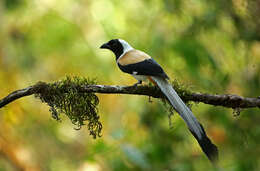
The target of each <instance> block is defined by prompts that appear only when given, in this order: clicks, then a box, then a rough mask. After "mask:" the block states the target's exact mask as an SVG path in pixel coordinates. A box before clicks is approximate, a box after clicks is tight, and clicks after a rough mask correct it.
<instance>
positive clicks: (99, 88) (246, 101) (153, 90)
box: [0, 83, 260, 108]
mask: <svg viewBox="0 0 260 171" xmlns="http://www.w3.org/2000/svg"><path fill="white" fill-rule="evenodd" d="M44 86H47V84H46V83H45V84H42V83H41V84H35V85H33V86H29V87H27V88H24V89H21V90H16V91H14V92H12V93H10V94H9V95H8V96H6V97H4V98H3V99H1V100H0V108H2V107H4V106H6V105H7V104H9V103H11V102H13V101H15V100H17V99H19V98H22V97H25V96H30V95H33V94H37V93H39V92H40V91H41V90H42V89H43V88H44ZM80 91H81V92H88V93H102V94H131V95H145V96H151V97H154V98H164V95H163V94H162V92H161V91H160V90H159V89H158V88H157V87H149V86H138V87H134V86H112V85H85V86H81V87H80ZM177 92H178V91H177ZM179 95H180V97H181V98H182V99H183V100H184V101H186V102H187V101H193V102H202V103H205V104H209V105H214V106H223V107H228V108H254V107H256V108H260V98H248V97H242V96H238V95H231V94H224V95H212V94H206V93H194V92H193V93H185V94H182V93H179Z"/></svg>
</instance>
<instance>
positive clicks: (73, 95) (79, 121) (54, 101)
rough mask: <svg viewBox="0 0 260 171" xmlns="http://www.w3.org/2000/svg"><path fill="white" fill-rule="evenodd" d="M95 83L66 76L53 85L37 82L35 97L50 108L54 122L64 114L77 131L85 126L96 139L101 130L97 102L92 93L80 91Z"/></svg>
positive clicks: (81, 78)
mask: <svg viewBox="0 0 260 171" xmlns="http://www.w3.org/2000/svg"><path fill="white" fill-rule="evenodd" d="M95 83H96V82H95V81H93V80H90V79H87V78H83V77H68V76H67V77H66V78H65V79H63V80H60V81H57V82H54V83H49V84H47V83H42V82H39V83H38V85H39V87H41V88H40V90H39V91H38V93H37V94H36V95H35V96H36V97H37V98H39V99H40V100H41V101H42V102H44V103H47V104H48V105H49V106H50V112H51V114H52V117H53V118H54V119H55V120H58V121H59V120H60V115H61V114H65V115H66V116H67V117H68V118H69V119H70V120H71V122H72V123H73V124H74V125H76V126H77V129H80V128H81V127H82V126H83V125H85V124H87V126H88V130H89V132H90V135H92V136H93V138H96V137H97V136H101V130H102V124H101V122H100V121H99V115H98V109H97V106H98V103H99V100H98V97H97V96H96V95H95V94H94V93H86V92H84V91H81V90H82V88H83V87H82V86H85V85H92V84H95ZM43 84H44V86H41V85H43Z"/></svg>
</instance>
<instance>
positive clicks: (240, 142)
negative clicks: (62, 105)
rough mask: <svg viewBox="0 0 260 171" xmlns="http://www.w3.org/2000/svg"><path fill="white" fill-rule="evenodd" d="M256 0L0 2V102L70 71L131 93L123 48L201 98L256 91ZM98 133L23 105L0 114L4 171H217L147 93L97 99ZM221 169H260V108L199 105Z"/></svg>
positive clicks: (259, 35) (259, 61)
mask: <svg viewBox="0 0 260 171" xmlns="http://www.w3.org/2000/svg"><path fill="white" fill-rule="evenodd" d="M259 11H260V1H259V0H232V1H226V0H219V1H214V0H198V1H195V0H130V1H119V0H109V1H108V0H95V1H94V0H56V1H55V0H1V1H0V97H4V96H6V95H7V94H8V93H9V92H11V91H13V90H16V89H20V88H24V87H27V86H29V85H32V84H34V83H36V82H37V81H46V82H52V81H56V80H59V79H62V78H64V77H65V75H78V76H85V77H90V78H96V79H97V81H98V83H99V84H108V85H130V84H133V83H135V80H134V79H133V78H132V77H131V76H129V75H127V74H124V73H122V72H120V71H119V69H118V68H117V66H116V64H115V58H114V56H113V54H112V53H111V52H109V51H105V50H100V49H99V47H100V45H101V44H102V43H104V42H106V41H108V40H110V39H112V38H122V39H125V40H127V41H128V42H129V43H130V44H131V45H132V46H134V47H135V48H137V49H141V50H143V51H146V52H147V53H148V54H150V55H151V56H153V57H154V58H155V59H156V61H158V63H160V64H161V65H162V66H163V68H164V69H165V71H166V72H167V73H168V75H169V76H170V77H171V78H172V79H177V80H179V81H180V82H181V83H182V84H184V85H186V86H188V87H190V88H191V89H192V90H193V91H199V92H207V93H212V94H215V93H217V94H237V95H242V96H248V97H257V96H259V95H260V88H259V87H260V12H259ZM98 97H99V99H100V105H99V114H100V117H101V122H102V124H103V131H102V137H101V138H97V139H92V137H91V136H89V133H88V131H87V128H85V127H83V128H82V129H81V130H79V131H76V130H75V129H74V128H75V126H74V125H73V124H71V122H70V121H69V120H68V119H67V118H66V117H63V118H62V122H56V121H55V120H54V119H52V118H51V115H50V112H49V111H48V110H49V109H48V106H47V105H45V104H42V103H41V102H40V101H39V100H36V99H35V98H34V97H26V98H23V99H20V100H18V101H15V102H14V103H12V104H9V105H8V106H6V107H5V108H3V109H1V110H0V154H1V155H0V170H1V171H2V170H3V171H5V170H7V171H9V170H18V169H21V170H22V169H27V170H50V171H59V170H62V171H67V170H68V171H70V170H78V171H88V170H91V171H99V170H108V171H109V170H111V171H112V170H118V171H121V170H178V171H189V170H200V171H201V170H214V169H213V168H212V166H211V164H210V162H209V161H208V160H207V158H206V157H205V155H204V154H203V153H202V152H201V150H200V148H199V146H198V144H197V143H196V141H195V139H194V138H193V137H192V135H191V134H190V133H189V131H188V130H187V128H186V126H185V124H184V122H183V121H182V120H181V119H180V117H179V116H178V115H177V114H176V115H174V116H173V118H172V125H171V126H169V120H168V117H167V111H166V109H165V108H164V107H163V105H162V103H161V102H160V101H159V100H157V99H153V102H152V103H149V102H148V98H147V97H142V96H130V95H98ZM192 109H193V111H194V113H195V114H196V116H197V117H198V119H199V120H200V121H201V123H203V125H204V127H205V129H206V131H207V133H208V135H209V137H210V138H211V139H212V140H213V142H214V143H215V144H216V145H217V146H218V147H219V151H220V166H221V167H222V168H223V170H230V171H244V170H250V171H252V170H260V164H259V163H260V145H259V143H260V125H259V123H260V110H259V109H248V110H243V111H242V112H241V114H240V116H237V117H234V116H233V110H232V109H227V108H223V107H215V106H210V105H205V104H193V107H192Z"/></svg>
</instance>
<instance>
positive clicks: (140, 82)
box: [133, 80, 142, 87]
mask: <svg viewBox="0 0 260 171" xmlns="http://www.w3.org/2000/svg"><path fill="white" fill-rule="evenodd" d="M138 84H142V80H138V82H137V83H135V84H134V85H133V86H135V87H136V86H137V85H138Z"/></svg>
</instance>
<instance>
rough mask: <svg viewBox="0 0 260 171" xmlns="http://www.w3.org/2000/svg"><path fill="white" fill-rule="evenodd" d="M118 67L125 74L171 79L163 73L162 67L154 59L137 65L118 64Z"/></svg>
mask: <svg viewBox="0 0 260 171" xmlns="http://www.w3.org/2000/svg"><path fill="white" fill-rule="evenodd" d="M118 66H119V68H120V69H121V70H122V71H123V72H126V73H128V74H135V75H147V76H160V77H163V78H166V79H169V77H168V76H167V74H166V73H165V72H164V71H163V69H162V67H161V66H160V65H159V64H158V63H157V62H156V61H155V60H154V59H152V58H150V59H146V60H144V61H142V62H138V63H135V64H128V65H120V64H119V63H118Z"/></svg>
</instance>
